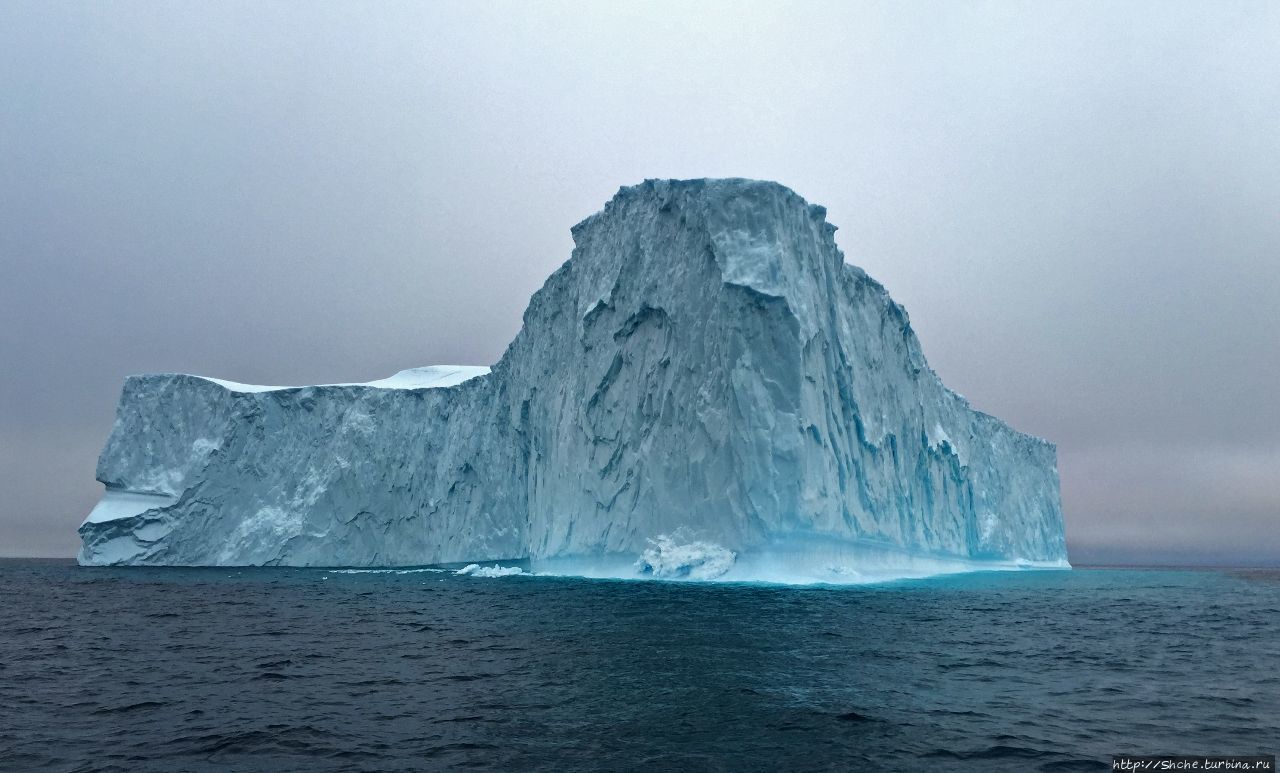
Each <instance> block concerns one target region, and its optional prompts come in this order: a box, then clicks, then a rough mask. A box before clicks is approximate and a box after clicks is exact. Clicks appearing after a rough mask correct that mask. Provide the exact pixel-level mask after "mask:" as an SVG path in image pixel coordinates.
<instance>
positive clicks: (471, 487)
mask: <svg viewBox="0 0 1280 773" xmlns="http://www.w3.org/2000/svg"><path fill="white" fill-rule="evenodd" d="M825 215H826V212H825V210H824V209H822V208H821V207H818V206H813V205H809V204H807V203H806V202H805V201H804V200H803V199H801V198H800V197H799V196H797V195H796V194H795V193H793V192H791V191H790V190H788V189H787V188H784V187H783V186H780V185H777V184H776V183H767V182H756V181H749V180H690V181H655V180H650V181H647V182H645V183H643V184H641V185H637V186H634V187H629V188H623V189H622V190H620V191H619V193H618V195H617V196H615V197H614V199H613V200H612V201H610V202H609V203H608V205H607V206H606V207H605V208H604V210H603V211H601V212H599V213H597V214H595V215H593V216H591V217H589V218H587V219H586V220H584V221H583V222H582V223H580V224H578V225H577V226H575V227H574V229H573V237H574V241H575V245H576V246H575V249H574V251H573V254H572V256H571V258H570V259H569V261H568V262H566V263H565V264H564V265H563V266H561V267H560V268H559V269H558V270H557V271H556V272H555V273H553V274H552V275H551V277H550V278H549V279H548V280H547V282H546V284H545V285H544V286H543V287H542V289H541V290H539V291H538V292H537V293H535V294H534V296H533V298H532V299H531V301H530V303H529V307H528V309H527V310H526V311H525V315H524V326H523V328H522V329H521V331H520V332H519V334H518V335H517V336H516V338H515V340H514V341H513V342H512V343H511V345H510V346H509V347H508V349H507V352H506V353H505V354H504V355H503V357H502V359H501V360H500V361H499V362H498V363H497V364H495V365H494V366H493V368H492V371H490V369H488V368H483V367H467V366H436V367H431V368H418V369H413V370H409V371H403V372H401V373H399V374H396V375H395V376H392V377H390V378H388V379H382V380H380V381H374V382H369V383H368V384H331V385H322V386H309V387H257V386H250V385H242V384H235V383H233V382H225V381H219V380H215V379H207V378H202V377H198V376H187V375H176V374H161V375H148V376H135V377H132V378H130V379H128V380H127V381H126V383H125V386H124V391H123V394H122V396H121V400H120V404H119V407H118V410H117V418H116V424H115V427H114V429H113V431H112V434H111V437H110V439H109V440H108V442H107V445H106V448H105V449H104V450H103V453H102V456H101V458H100V460H99V465H98V479H99V480H100V481H102V482H103V483H104V484H105V485H106V486H107V493H106V495H105V496H104V499H103V502H102V503H101V504H100V505H99V507H98V508H95V510H94V512H93V513H91V514H90V516H89V518H87V519H86V521H85V523H84V525H83V526H81V529H80V532H81V536H82V538H83V543H84V544H83V548H82V550H81V554H80V560H81V562H83V563H86V564H184V565H206V564H221V565H243V564H255V565H256V564H266V565H295V566H347V567H395V566H421V565H425V564H435V563H453V562H457V563H466V562H476V563H478V562H493V561H496V560H504V559H528V560H529V562H530V565H531V567H532V568H533V569H534V570H535V571H541V570H544V569H549V570H556V571H559V572H561V573H578V574H588V575H589V574H608V575H610V576H638V575H639V574H640V573H641V572H642V571H643V569H644V566H645V562H644V556H645V555H646V551H654V550H657V552H656V553H654V554H653V557H654V558H655V561H654V562H650V563H649V564H648V566H649V571H648V574H650V575H655V576H689V577H692V576H699V577H701V576H707V577H708V578H710V576H711V575H714V576H715V578H717V579H726V580H735V579H770V580H781V581H787V580H795V581H805V582H826V581H830V582H855V581H866V579H867V578H877V579H883V578H888V577H893V576H918V575H922V574H930V573H936V572H943V571H966V570H969V569H974V568H996V567H1015V566H1027V565H1031V566H1065V565H1066V548H1065V542H1064V538H1063V524H1062V514H1061V509H1060V503H1059V496H1058V477H1057V470H1056V466H1055V464H1056V459H1055V450H1054V447H1053V445H1052V444H1050V443H1048V442H1046V441H1043V440H1040V439H1038V438H1035V437H1031V436H1029V435H1025V434H1022V433H1019V432H1016V431H1014V430H1012V429H1010V428H1009V427H1008V426H1007V425H1006V424H1004V423H1003V422H1001V421H1000V420H998V419H996V418H994V417H992V416H989V415H987V414H985V413H981V412H979V411H975V410H973V409H972V408H970V406H969V404H968V402H967V401H965V399H964V398H962V397H960V396H959V395H957V394H955V393H954V392H951V391H950V390H948V389H947V388H946V387H944V386H943V385H942V383H941V382H940V381H939V379H938V377H937V376H936V375H935V374H934V373H933V371H932V370H931V369H930V368H929V366H928V364H927V363H926V361H925V358H924V355H923V353H922V352H921V350H920V344H919V342H918V340H917V339H916V336H915V334H914V332H913V331H912V329H911V325H910V322H909V320H908V317H907V314H906V312H905V310H903V308H902V307H901V306H899V305H898V304H897V303H895V302H894V301H893V300H892V299H891V298H890V297H889V295H888V294H887V293H886V292H885V290H884V288H883V287H882V286H881V285H880V284H879V283H877V282H875V281H874V280H872V279H871V278H869V277H868V276H867V275H866V274H865V273H864V272H863V271H862V270H861V269H858V268H856V267H853V266H851V265H847V264H845V263H844V256H843V255H842V254H841V252H840V250H839V249H838V248H837V247H836V244H835V241H834V231H835V227H834V226H832V225H830V224H828V223H827V222H826V217H825ZM679 534H685V535H687V539H682V540H675V541H672V542H670V543H669V544H667V543H663V542H662V540H663V539H667V540H673V539H675V538H674V536H673V535H679ZM688 535H691V536H688ZM699 546H700V547H699ZM713 548H714V549H713ZM721 551H722V552H721ZM726 556H732V557H733V558H730V559H728V561H727V562H726V560H725V557H726ZM686 559H688V560H686ZM690 561H695V563H696V561H701V562H702V563H696V566H695V564H691V563H689V562H690ZM691 567H693V568H691ZM697 567H701V568H697ZM668 569H669V570H670V571H668ZM695 569H696V571H695ZM722 569H723V571H721V570H722Z"/></svg>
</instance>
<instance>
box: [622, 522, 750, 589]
mask: <svg viewBox="0 0 1280 773" xmlns="http://www.w3.org/2000/svg"><path fill="white" fill-rule="evenodd" d="M737 557H738V556H737V554H736V553H734V552H733V551H732V550H729V549H728V548H726V547H723V546H721V545H717V544H716V543H714V542H703V541H701V540H693V539H692V535H691V533H690V532H689V531H688V530H687V529H677V530H676V531H675V533H674V534H660V535H658V536H657V537H656V538H654V539H651V540H649V547H648V548H646V549H645V551H644V555H642V556H641V557H640V560H639V561H636V569H637V570H638V571H639V572H640V573H641V574H645V575H650V576H652V577H657V578H660V579H668V580H677V579H678V580H714V579H715V578H717V577H720V576H722V575H724V574H725V572H728V571H729V569H731V568H732V567H733V562H734V560H735V559H737Z"/></svg>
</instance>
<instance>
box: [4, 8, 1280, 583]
mask: <svg viewBox="0 0 1280 773" xmlns="http://www.w3.org/2000/svg"><path fill="white" fill-rule="evenodd" d="M703 176H712V177H726V176H741V177H755V178H766V179H773V180H777V181H779V182H782V183H784V184H786V185H788V186H790V187H792V188H793V189H795V190H796V191H797V192H798V193H800V194H801V195H802V196H804V197H806V198H807V199H808V200H809V201H811V202H816V203H821V204H824V205H825V206H827V208H828V209H829V219H830V220H831V222H833V223H835V224H837V225H839V226H840V229H841V230H840V231H839V233H838V234H837V240H838V242H839V244H840V245H841V247H842V248H843V249H844V251H845V253H846V256H847V259H848V260H849V261H850V262H852V263H855V264H857V265H860V266H862V267H863V268H865V269H866V270H867V271H868V272H869V273H870V274H871V275H872V276H874V277H876V278H877V279H879V280H881V281H882V282H884V284H885V285H886V287H888V289H889V291H890V292H891V293H892V294H893V296H894V297H895V298H896V299H897V300H898V301H900V302H902V303H903V304H904V305H905V306H906V307H907V309H908V311H909V312H910V314H911V318H912V321H913V325H914V327H915V329H916V330H917V332H918V333H919V335H920V337H921V339H922V341H923V343H924V348H925V352H926V354H927V355H928V357H929V360H930V363H931V364H932V365H933V367H934V368H935V369H936V370H937V371H938V372H939V373H940V374H941V376H942V378H943V380H944V381H945V382H946V383H947V384H948V385H949V386H951V387H953V388H954V389H956V390H957V391H959V392H961V393H962V394H965V395H966V396H968V397H969V398H970V400H971V401H972V402H973V403H974V405H975V406H976V407H978V408H980V409H982V410H985V411H988V412H990V413H994V414H996V415H998V416H1000V417H1002V418H1004V419H1006V420H1008V421H1009V422H1010V423H1012V424H1013V425H1014V426H1015V427H1017V428H1018V429H1021V430H1024V431H1028V432H1032V433H1034V434H1037V435H1041V436H1044V437H1047V438H1049V439H1051V440H1053V441H1055V442H1056V443H1057V444H1058V450H1059V470H1060V472H1061V476H1062V492H1063V505H1064V509H1065V514H1066V519H1067V533H1068V541H1069V545H1070V548H1071V556H1072V559H1073V561H1076V562H1089V561H1111V562H1113V561H1133V562H1143V561H1157V562H1168V561H1175V562H1180V561H1194V562H1233V563H1236V562H1243V563H1260V562H1271V563H1274V562H1277V561H1280V399H1278V398H1280V395H1278V392H1280V389H1278V385H1280V311H1278V306H1280V4H1277V3H1275V2H1250V3H1232V2H1216V1H1215V2H1204V3H1199V4H1182V3H1174V2H1154V3H1138V2H1128V3H1124V2H1099V3H1082V2H1071V3H1051V2H1043V1H1042V0H1037V1H1036V2H1027V3H968V4H962V3H952V2H936V3H921V4H910V3H905V4H904V3H899V2H893V3H884V4H876V3H862V4H857V3H848V2H838V3H831V4H824V3H796V2H786V3H776V4H775V3H754V4H716V3H687V2H674V3H667V4H653V3H645V4H626V3H623V4H619V3H581V4H576V3H575V4H554V3H510V4H499V3H492V4H481V3H458V4H452V3H440V4H433V3H408V4H403V5H399V4H392V3H378V4H367V5H365V4H360V5H347V4H323V5H322V4H318V3H310V2H296V3H274V4H273V3H264V2H259V1H256V0H255V2H251V3H244V4H238V3H231V2H219V3H203V2H201V3H195V2H193V3H144V4H132V3H127V2H112V3H88V2H85V3H61V2H49V0H39V2H32V3H26V2H16V1H15V0H6V2H4V3H0V489H3V492H4V495H3V500H0V501H3V504H0V555H60V556H69V555H72V554H73V553H74V551H75V549H76V548H77V547H78V544H79V543H78V538H77V536H76V533H75V529H76V527H77V526H78V525H79V523H80V521H81V520H82V519H83V517H84V515H85V514H86V513H87V512H88V511H89V509H90V508H91V507H92V505H93V502H94V501H95V499H96V497H97V496H98V494H99V492H100V490H101V486H100V484H98V483H96V482H95V481H94V477H93V476H94V465H95V462H96V457H97V453H98V451H99V449H100V448H101V446H102V443H103V442H104V441H105V440H106V437H107V435H108V433H109V432H110V429H111V422H112V415H113V410H114V406H115V402H116V398H117V396H118V394H119V389H120V385H121V381H122V379H123V378H124V377H125V376H126V375H129V374H132V373H140V372H148V371H185V372H195V373H202V374H209V375H216V376H221V377H225V378H230V379H234V380H237V381H247V382H259V383H272V384H281V383H284V384H294V383H296V384H301V383H315V382H333V381H356V380H366V379H371V378H377V377H381V376H385V375H388V374H390V373H393V372H394V371H397V370H400V369H402V368H405V367H411V366H416V365H424V364H432V363H462V364H472V363H474V364H489V363H492V362H493V361H494V360H495V359H496V358H497V357H498V356H499V355H500V354H501V353H502V351H503V349H504V348H505V346H506V344H507V343H508V341H509V340H510V339H511V337H512V336H513V335H514V334H515V332H516V330H517V329H518V326H519V323H520V317H521V313H522V312H523V310H524V307H525V304H526V301H527V300H528V297H529V295H530V293H532V292H533V291H534V290H535V289H537V288H538V287H539V286H540V285H541V284H542V282H543V280H544V279H545V278H546V276H547V275H548V274H549V273H550V272H551V271H552V270H553V269H554V268H555V267H556V266H558V265H559V264H560V263H561V262H563V261H564V260H565V259H566V258H567V257H568V255H569V250H570V248H571V244H572V243H571V240H570V238H569V227H570V226H571V225H573V224H574V223H576V222H577V221H579V220H580V219H582V218H583V217H585V216H587V215H589V214H591V213H592V212H594V211H595V210H597V209H599V208H600V207H601V206H602V205H603V204H604V202H605V201H607V200H608V199H609V198H610V197H611V196H612V195H613V194H614V192H615V191H616V190H617V188H618V187H619V186H621V185H627V184H633V183H636V182H639V181H641V180H642V179H644V178H648V177H677V178H688V177H703Z"/></svg>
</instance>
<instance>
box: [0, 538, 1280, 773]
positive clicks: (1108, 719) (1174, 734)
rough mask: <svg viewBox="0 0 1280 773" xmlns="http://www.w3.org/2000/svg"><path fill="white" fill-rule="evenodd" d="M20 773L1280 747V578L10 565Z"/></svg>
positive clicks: (1017, 762)
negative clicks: (621, 575) (679, 575)
mask: <svg viewBox="0 0 1280 773" xmlns="http://www.w3.org/2000/svg"><path fill="white" fill-rule="evenodd" d="M0 605H3V608H4V609H5V610H6V614H5V616H4V618H3V620H0V768H3V769H32V768H37V767H51V768H55V769H77V770H80V769H85V770H177V769H195V770H203V769H236V770H279V769H307V770H312V771H324V770H375V769H376V770H388V769H390V770H396V769H422V768H426V769H456V768H460V767H484V768H499V769H500V768H511V769H535V770H545V769H556V770H597V769H607V770H641V769H645V770H653V769H681V768H683V769H704V770H754V769H792V770H795V769H812V770H830V769H838V770H851V769H852V770H857V769H865V770H888V771H895V770H900V771H909V770H911V771H914V770H921V769H926V768H925V767H922V766H929V767H932V769H938V770H943V769H945V770H973V771H1005V770H1007V771H1027V770H1033V771H1034V770H1042V771H1062V770H1107V769H1108V768H1109V762H1110V756H1111V755H1112V754H1113V753H1117V752H1133V753H1141V752H1146V753H1189V754H1199V753H1228V752H1229V753H1259V752H1271V751H1274V749H1275V744H1276V741H1277V731H1276V720H1275V718H1276V716H1278V715H1280V676H1277V674H1280V575H1278V574H1276V573H1275V572H1238V573H1226V572H1209V571H1204V572H1187V571H1147V570H1143V571H1138V570H1076V571H1071V572H999V573H981V574H969V575H962V576H955V577H949V578H939V579H934V580H924V581H908V582H899V583H889V584H883V585H866V586H858V587H848V588H777V587H769V586H753V585H734V584H705V583H672V582H621V581H601V580H577V579H568V578H554V577H530V576H526V575H514V576H500V577H487V576H476V575H475V573H474V572H473V573H471V575H458V574H455V573H453V572H451V571H439V570H434V571H426V570H421V569H420V570H382V571H368V570H359V571H353V570H345V571H333V570H317V569H306V570H290V569H79V568H76V567H73V566H70V565H68V564H66V563H49V562H15V561H5V562H0Z"/></svg>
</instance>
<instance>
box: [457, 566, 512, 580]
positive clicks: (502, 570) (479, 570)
mask: <svg viewBox="0 0 1280 773" xmlns="http://www.w3.org/2000/svg"><path fill="white" fill-rule="evenodd" d="M524 573H525V572H524V570H523V569H521V568H520V567H518V566H499V565H497V564H494V565H493V566H481V565H480V564H467V565H466V566H464V567H462V568H461V569H459V570H458V571H456V572H454V574H460V575H463V576H466V577H511V576H513V575H517V574H524Z"/></svg>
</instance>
